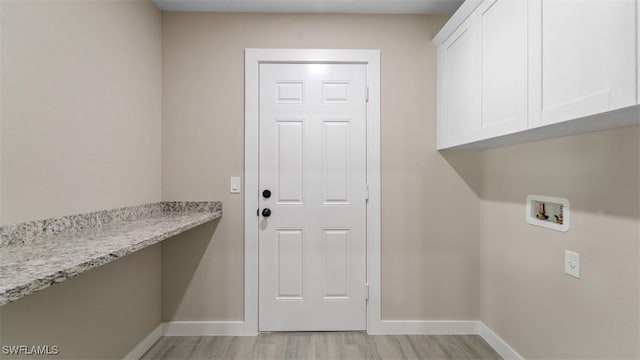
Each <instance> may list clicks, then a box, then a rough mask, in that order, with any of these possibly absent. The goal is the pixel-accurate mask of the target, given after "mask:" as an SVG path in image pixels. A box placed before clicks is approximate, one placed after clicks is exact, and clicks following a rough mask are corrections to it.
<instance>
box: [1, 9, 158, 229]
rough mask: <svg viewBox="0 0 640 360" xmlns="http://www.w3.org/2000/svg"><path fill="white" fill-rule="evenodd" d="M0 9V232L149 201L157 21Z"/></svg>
mask: <svg viewBox="0 0 640 360" xmlns="http://www.w3.org/2000/svg"><path fill="white" fill-rule="evenodd" d="M2 7H3V9H2V27H3V28H2V39H1V41H2V90H1V92H2V132H1V144H2V150H1V153H2V159H1V161H2V162H1V164H0V165H1V166H0V168H1V169H2V170H1V179H0V184H1V189H0V191H1V192H0V194H1V199H2V201H0V208H1V215H2V218H0V224H8V223H14V222H22V221H28V220H34V219H40V218H49V217H57V216H63V215H68V214H74V213H81V212H88V211H95V210H100V209H110V208H116V207H121V206H128V205H138V204H143V203H148V202H154V201H158V200H160V181H161V178H160V166H161V160H160V157H161V151H160V140H161V135H160V132H161V123H160V121H159V120H158V119H160V117H161V115H160V113H161V101H162V99H161V96H160V92H161V86H162V81H161V73H160V71H161V70H160V69H161V47H160V46H161V43H160V37H161V30H160V22H161V17H160V11H159V10H158V9H156V8H155V6H154V5H153V4H152V3H151V1H146V0H138V1H135V0H133V1H131V0H130V1H108V0H106V1H102V0H101V1H55V2H50V1H37V0H36V1H30V0H26V1H25V0H4V1H3V2H2Z"/></svg>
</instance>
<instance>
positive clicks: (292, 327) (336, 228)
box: [258, 63, 367, 331]
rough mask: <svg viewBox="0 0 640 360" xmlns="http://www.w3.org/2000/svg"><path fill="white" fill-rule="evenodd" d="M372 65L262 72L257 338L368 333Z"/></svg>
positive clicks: (275, 67) (272, 67)
mask: <svg viewBox="0 0 640 360" xmlns="http://www.w3.org/2000/svg"><path fill="white" fill-rule="evenodd" d="M365 94H366V65H364V64H322V63H315V64H261V65H260V92H259V97H260V115H259V116H260V120H259V121H260V138H259V143H260V154H259V158H260V160H259V166H260V170H259V172H260V175H259V177H260V180H259V181H260V183H259V189H260V194H261V195H262V192H263V191H265V190H268V191H269V192H270V195H269V196H268V197H267V196H261V200H260V204H261V206H260V208H261V210H264V209H268V210H265V211H269V212H270V215H264V214H262V218H261V220H260V230H259V240H258V248H259V249H258V253H259V284H260V285H259V286H260V291H259V330H260V331H332V330H333V331H337V330H365V328H366V231H365V227H366V181H367V179H366V96H365Z"/></svg>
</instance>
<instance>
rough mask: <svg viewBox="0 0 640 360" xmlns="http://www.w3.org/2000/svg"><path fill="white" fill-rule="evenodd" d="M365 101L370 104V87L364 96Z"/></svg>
mask: <svg viewBox="0 0 640 360" xmlns="http://www.w3.org/2000/svg"><path fill="white" fill-rule="evenodd" d="M364 101H365V102H369V85H367V88H366V91H365V94H364Z"/></svg>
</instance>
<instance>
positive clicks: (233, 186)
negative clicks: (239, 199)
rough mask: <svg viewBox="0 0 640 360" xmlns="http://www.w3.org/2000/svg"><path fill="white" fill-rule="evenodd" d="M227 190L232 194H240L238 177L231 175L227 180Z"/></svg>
mask: <svg viewBox="0 0 640 360" xmlns="http://www.w3.org/2000/svg"><path fill="white" fill-rule="evenodd" d="M229 192H230V193H232V194H240V177H238V176H232V177H231V179H230V180H229Z"/></svg>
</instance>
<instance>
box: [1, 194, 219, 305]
mask: <svg viewBox="0 0 640 360" xmlns="http://www.w3.org/2000/svg"><path fill="white" fill-rule="evenodd" d="M221 216H222V203H221V202H217V201H211V202H161V203H154V204H147V205H141V206H136V207H128V208H121V209H114V210H104V211H97V212H92V213H87V214H79V215H71V216H65V217H61V218H55V219H46V220H37V221H31V222H26V223H21V224H15V225H8V226H4V227H0V306H1V305H5V304H8V303H10V302H12V301H16V300H18V299H20V298H22V297H24V296H26V295H29V294H32V293H34V292H36V291H38V290H42V289H44V288H47V287H49V286H51V285H53V284H55V283H59V282H62V281H64V280H67V279H69V278H71V277H74V276H76V275H78V274H81V273H83V272H85V271H88V270H91V269H94V268H96V267H98V266H101V265H104V264H106V263H109V262H111V261H114V260H116V259H119V258H121V257H123V256H126V255H128V254H131V253H133V252H135V251H138V250H140V249H143V248H145V247H148V246H151V245H154V244H157V243H159V242H160V241H162V240H165V239H167V238H170V237H172V236H174V235H177V234H180V233H182V232H184V231H187V230H189V229H192V228H194V227H196V226H198V225H201V224H204V223H206V222H209V221H212V220H214V219H217V218H220V217H221Z"/></svg>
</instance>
